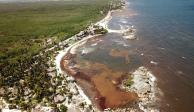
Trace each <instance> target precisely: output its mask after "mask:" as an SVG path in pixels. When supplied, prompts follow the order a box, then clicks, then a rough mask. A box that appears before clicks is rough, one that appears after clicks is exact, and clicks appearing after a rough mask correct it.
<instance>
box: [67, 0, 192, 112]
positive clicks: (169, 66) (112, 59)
mask: <svg viewBox="0 0 194 112" xmlns="http://www.w3.org/2000/svg"><path fill="white" fill-rule="evenodd" d="M128 2H129V4H128V5H127V6H128V7H127V9H124V10H122V11H116V12H114V13H113V14H112V16H113V17H112V20H111V21H110V23H109V28H110V29H114V30H119V29H123V28H126V27H128V26H131V25H134V26H135V29H136V34H135V35H136V37H137V39H135V40H126V39H124V38H122V35H121V34H116V33H108V34H106V35H104V36H99V37H96V38H93V39H90V40H89V41H88V42H87V43H86V44H84V45H83V46H81V47H79V48H78V50H77V54H76V55H75V56H73V60H71V62H70V63H68V64H66V65H67V66H72V67H75V69H74V71H73V72H72V73H74V76H75V77H78V79H82V80H85V81H86V82H87V83H89V84H86V83H83V82H82V83H81V85H82V86H83V87H84V86H85V87H86V86H87V89H85V91H86V93H87V94H88V95H89V96H90V98H92V99H93V100H94V101H96V102H97V104H99V105H100V107H101V108H107V107H111V108H114V107H122V106H126V105H127V104H132V102H133V101H135V100H136V95H135V94H134V93H130V92H129V93H127V92H125V91H123V90H120V89H119V88H118V87H117V86H118V84H120V83H121V79H123V78H126V76H130V73H131V72H133V71H134V70H135V69H137V68H138V67H139V66H145V67H147V68H148V69H149V70H150V71H152V72H153V74H154V75H155V76H156V78H157V84H158V86H159V88H160V89H161V91H162V93H163V94H162V96H160V99H161V102H160V103H161V104H160V108H159V109H160V110H161V111H165V112H191V111H192V110H194V107H193V103H194V32H193V31H194V22H193V20H194V15H193V14H194V8H193V5H192V4H194V1H192V0H187V1H180V0H149V1H147V0H135V1H134V0H133V1H132V0H128ZM88 85H92V87H91V86H88ZM93 91H97V93H94V92H93ZM96 94H97V95H99V96H100V97H97V96H96ZM95 98H96V99H95Z"/></svg>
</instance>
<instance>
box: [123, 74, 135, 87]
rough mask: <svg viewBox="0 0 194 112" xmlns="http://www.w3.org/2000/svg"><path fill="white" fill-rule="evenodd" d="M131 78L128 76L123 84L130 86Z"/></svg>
mask: <svg viewBox="0 0 194 112" xmlns="http://www.w3.org/2000/svg"><path fill="white" fill-rule="evenodd" d="M132 79H133V78H132V77H131V76H129V77H128V79H127V80H125V81H124V85H125V86H127V87H130V86H131V85H132V84H133V80H132Z"/></svg>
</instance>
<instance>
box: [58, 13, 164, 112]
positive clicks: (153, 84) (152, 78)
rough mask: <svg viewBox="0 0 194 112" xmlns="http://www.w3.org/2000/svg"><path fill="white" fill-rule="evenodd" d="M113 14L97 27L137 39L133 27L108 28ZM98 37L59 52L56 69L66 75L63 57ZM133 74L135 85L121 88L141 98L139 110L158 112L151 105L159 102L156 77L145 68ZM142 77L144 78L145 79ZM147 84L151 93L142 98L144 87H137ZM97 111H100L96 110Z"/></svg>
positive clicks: (88, 101) (101, 21)
mask: <svg viewBox="0 0 194 112" xmlns="http://www.w3.org/2000/svg"><path fill="white" fill-rule="evenodd" d="M113 12H114V11H109V12H108V14H107V16H106V17H105V18H104V19H102V20H100V21H98V22H97V23H96V24H95V25H99V26H101V27H103V28H105V29H106V30H107V31H108V33H119V34H124V35H123V38H125V39H130V40H131V39H136V37H135V35H134V32H135V29H134V28H133V26H131V28H129V27H128V28H127V29H122V30H111V29H109V28H108V23H109V21H110V20H111V19H112V15H111V14H112V13H113ZM128 32H129V35H127V34H126V35H125V33H128ZM96 36H100V35H95V34H94V35H88V36H86V37H83V39H81V40H78V41H77V42H75V43H73V44H71V45H70V46H69V47H68V48H66V49H65V50H63V51H60V52H59V55H58V56H57V57H56V61H55V63H56V67H57V69H58V72H59V73H64V72H62V70H61V61H62V59H63V57H64V56H65V55H66V54H67V53H68V52H69V53H71V54H76V48H77V47H79V46H81V45H83V44H84V43H86V42H87V40H88V39H90V38H94V37H96ZM71 38H74V36H73V37H71ZM71 38H69V39H67V40H66V41H69V40H71ZM142 71H144V72H142ZM137 73H139V74H137ZM132 74H133V81H134V83H133V84H132V86H131V87H130V88H128V87H121V88H123V89H126V90H128V91H133V92H135V93H137V95H138V96H139V100H138V102H137V103H136V104H135V105H138V108H139V110H141V111H144V112H149V111H154V112H158V111H159V110H158V109H156V108H152V107H151V106H152V105H150V103H152V104H153V103H155V102H156V100H157V96H156V94H157V93H159V92H156V91H160V90H159V88H158V87H157V85H156V77H155V76H154V75H153V74H151V72H150V71H148V70H147V69H146V68H145V67H140V68H138V69H137V70H136V71H135V72H133V73H132ZM147 74H148V75H147ZM66 75H67V74H66ZM142 76H144V78H143V77H142ZM68 77H70V78H73V77H72V76H68ZM137 77H139V78H137ZM145 77H146V78H145ZM142 79H144V80H143V81H141V80H142ZM147 82H149V83H148V84H149V87H148V89H147V90H145V91H146V92H147V93H148V92H150V94H149V95H147V96H146V95H145V96H142V94H143V93H145V91H144V92H143V93H142V92H140V91H141V90H142V86H139V87H138V86H137V85H142V84H146V83H147ZM75 85H76V86H77V87H78V88H79V91H81V93H80V94H81V96H82V97H83V98H84V99H85V101H86V102H87V105H89V104H91V100H90V99H89V97H88V96H87V95H86V94H85V93H84V91H83V90H82V88H81V87H79V86H78V85H77V84H76V83H75ZM121 86H123V85H121ZM145 99H146V100H145ZM149 99H150V100H154V101H153V102H152V101H149ZM147 106H148V108H147ZM149 106H150V107H149ZM126 109H129V110H132V111H136V110H137V109H136V108H133V107H132V108H131V107H130V108H126ZM126 109H120V108H118V109H116V110H113V111H115V112H116V111H124V110H126ZM96 110H98V109H96ZM109 110H111V109H105V110H104V111H109Z"/></svg>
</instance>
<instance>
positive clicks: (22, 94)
mask: <svg viewBox="0 0 194 112" xmlns="http://www.w3.org/2000/svg"><path fill="white" fill-rule="evenodd" d="M110 1H112V0H83V1H65V2H64V1H57V2H56V1H55V2H38V3H37V2H31V3H4V4H0V97H2V98H3V99H4V100H5V101H6V102H7V103H9V104H11V105H10V106H9V107H10V108H16V106H17V108H19V109H21V110H28V111H30V110H31V108H33V107H35V106H36V104H38V103H41V104H43V105H47V106H52V107H54V108H55V107H57V104H56V103H55V102H54V97H55V95H56V94H59V93H57V89H59V88H58V87H60V86H63V88H64V89H61V91H60V94H68V97H69V98H71V97H72V94H71V93H69V92H68V90H66V89H65V87H64V85H62V80H63V81H64V77H62V75H61V76H60V77H59V76H56V70H52V74H54V75H55V76H54V77H53V76H50V75H48V74H49V73H51V71H48V68H49V67H51V68H52V67H53V66H54V65H53V64H52V63H51V61H50V60H51V59H54V55H53V54H54V52H55V51H56V50H58V49H59V46H57V47H55V49H53V50H51V51H48V52H45V49H46V48H49V47H52V46H54V45H57V43H58V42H60V41H62V40H64V39H67V38H69V37H71V36H72V35H75V34H76V33H78V32H79V31H80V30H83V29H85V28H86V27H87V26H88V25H90V24H91V23H92V22H96V21H97V20H99V19H101V18H102V17H103V16H104V15H105V14H106V13H107V11H108V10H110V8H115V7H117V5H114V7H112V6H113V5H112V3H111V2H110ZM97 32H101V33H102V32H104V33H105V32H106V30H103V29H102V30H100V31H97ZM38 54H42V55H38ZM66 83H67V82H66ZM60 110H65V107H60Z"/></svg>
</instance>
